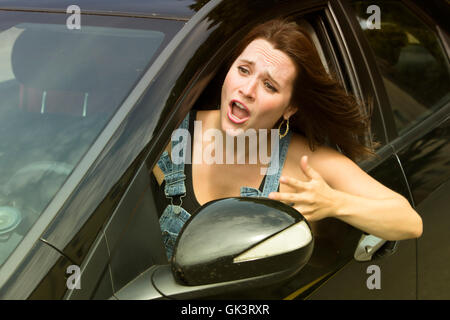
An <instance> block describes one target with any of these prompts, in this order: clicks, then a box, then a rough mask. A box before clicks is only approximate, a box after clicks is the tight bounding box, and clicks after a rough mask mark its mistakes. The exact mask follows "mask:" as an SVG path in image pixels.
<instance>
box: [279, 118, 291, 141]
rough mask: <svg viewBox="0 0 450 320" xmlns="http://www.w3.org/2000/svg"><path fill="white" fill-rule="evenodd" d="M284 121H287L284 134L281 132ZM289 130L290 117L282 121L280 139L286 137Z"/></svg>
mask: <svg viewBox="0 0 450 320" xmlns="http://www.w3.org/2000/svg"><path fill="white" fill-rule="evenodd" d="M284 121H286V130H285V131H284V133H283V134H280V128H281V125H282V124H283V122H284ZM288 131H289V118H288V119H287V120H285V119H283V121H281V122H280V125H279V126H278V135H279V136H280V139H282V138H284V137H285V136H286V135H287V133H288Z"/></svg>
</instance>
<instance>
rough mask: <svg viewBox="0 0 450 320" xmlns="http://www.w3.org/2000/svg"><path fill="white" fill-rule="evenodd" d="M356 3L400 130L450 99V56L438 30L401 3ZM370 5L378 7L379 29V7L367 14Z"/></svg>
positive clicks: (402, 130) (358, 14) (405, 128)
mask: <svg viewBox="0 0 450 320" xmlns="http://www.w3.org/2000/svg"><path fill="white" fill-rule="evenodd" d="M352 5H353V8H354V10H355V13H356V16H357V19H358V21H359V22H360V25H361V27H362V29H363V31H364V34H365V35H366V36H367V39H368V41H369V44H370V46H371V47H372V50H373V52H374V54H375V57H376V61H377V64H378V68H379V70H380V72H381V75H382V77H383V81H384V84H385V87H386V91H387V93H388V96H389V99H390V102H391V107H392V110H393V113H394V119H395V123H396V126H397V129H398V131H399V133H402V132H404V131H405V130H407V129H408V128H409V127H411V126H412V125H414V124H415V123H417V122H418V121H420V120H421V119H423V118H425V117H426V116H427V115H429V114H430V113H432V112H433V110H436V109H438V108H439V107H440V106H442V105H444V104H445V103H446V102H448V101H449V100H450V93H449V92H450V76H449V74H450V72H449V69H450V67H449V63H448V58H447V56H446V54H445V52H444V50H443V47H442V45H441V43H440V40H439V39H438V37H437V35H436V33H435V32H434V31H433V30H431V29H430V28H429V27H428V26H427V25H425V23H423V22H422V21H421V20H419V18H418V17H417V16H415V15H414V14H413V13H412V12H411V11H409V9H407V8H406V7H405V6H404V5H403V4H402V3H400V1H371V2H370V3H368V2H367V1H353V2H352ZM369 5H376V6H378V8H379V22H380V24H379V28H377V26H376V24H375V23H376V22H377V20H376V19H375V16H374V14H375V13H376V11H371V12H369V13H367V8H368V7H369ZM368 20H369V21H368Z"/></svg>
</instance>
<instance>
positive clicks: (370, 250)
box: [354, 234, 386, 261]
mask: <svg viewBox="0 0 450 320" xmlns="http://www.w3.org/2000/svg"><path fill="white" fill-rule="evenodd" d="M385 243H386V240H384V239H381V238H378V237H375V236H374V235H371V234H363V235H362V236H361V239H359V242H358V245H357V246H356V250H355V254H354V258H355V260H356V261H370V260H372V256H373V254H374V253H375V252H377V250H378V249H380V248H381V247H382V246H383V245H384V244H385Z"/></svg>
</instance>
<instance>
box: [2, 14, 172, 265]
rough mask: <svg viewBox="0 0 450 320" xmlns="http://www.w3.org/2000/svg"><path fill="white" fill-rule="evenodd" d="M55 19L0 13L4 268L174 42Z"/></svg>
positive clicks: (154, 32)
mask: <svg viewBox="0 0 450 320" xmlns="http://www.w3.org/2000/svg"><path fill="white" fill-rule="evenodd" d="M55 15H56V14H55ZM51 16H52V15H45V16H43V17H42V14H39V17H41V18H36V14H33V13H17V14H16V13H13V12H3V13H0V265H2V264H3V263H4V262H5V260H6V259H7V258H8V256H9V255H10V254H11V252H12V251H13V250H14V248H15V247H16V246H17V245H18V244H19V243H20V241H21V240H22V238H23V237H24V236H25V235H26V234H27V232H28V230H29V229H30V228H31V226H32V225H33V224H34V223H35V221H36V220H37V219H38V217H39V216H40V214H41V213H42V212H43V210H44V209H45V208H46V207H47V205H48V204H49V203H50V201H51V200H52V198H53V197H54V196H55V194H56V193H57V192H58V190H59V189H60V188H61V186H62V185H63V183H64V182H65V180H66V179H67V178H68V176H69V175H70V174H71V173H72V171H73V169H74V168H75V166H76V165H77V163H78V162H79V161H80V159H81V158H82V157H83V155H84V154H85V152H86V151H87V150H88V148H89V147H90V146H91V145H92V144H93V142H94V141H95V139H96V137H97V136H98V135H99V133H100V132H101V130H102V129H103V128H104V126H105V125H106V124H107V122H108V120H109V119H110V118H111V117H112V116H113V114H114V113H115V111H116V110H117V108H118V107H119V106H120V105H121V102H122V101H123V100H124V99H125V97H126V96H127V94H128V92H129V91H130V90H131V89H132V88H133V86H134V84H135V83H136V82H137V81H138V80H139V78H140V77H141V76H142V74H143V73H144V71H145V70H146V69H147V66H148V65H149V64H150V63H151V62H152V60H153V59H154V58H155V57H156V54H157V52H158V51H159V50H161V48H162V44H163V43H167V41H168V39H167V38H170V36H169V37H166V34H165V33H164V32H162V31H161V30H163V29H162V28H161V29H152V27H151V26H152V25H151V24H150V23H148V24H147V29H146V28H145V27H142V25H143V24H144V23H142V22H139V23H140V25H139V28H132V27H129V26H130V25H131V26H132V25H133V23H132V22H133V21H131V22H130V21H129V22H128V23H127V24H125V25H124V24H123V20H124V19H126V18H118V17H101V19H103V20H102V23H101V24H100V25H98V24H97V25H95V24H94V25H88V24H87V21H89V20H88V19H87V18H86V19H82V20H81V21H82V23H84V24H82V26H81V29H80V30H71V29H68V28H67V26H66V24H65V21H66V20H65V19H66V18H65V16H64V15H62V17H63V19H62V21H63V23H51V22H49V21H51V19H49V17H50V18H51ZM59 16H61V15H59ZM91 19H93V18H92V17H91ZM99 19H100V18H99ZM60 20H61V19H60ZM129 20H130V19H129ZM148 20H151V19H148ZM44 21H45V22H44ZM105 21H109V22H105ZM119 22H120V23H119ZM161 23H162V22H158V24H161ZM134 25H136V23H134ZM122 26H123V27H122ZM149 26H150V27H149Z"/></svg>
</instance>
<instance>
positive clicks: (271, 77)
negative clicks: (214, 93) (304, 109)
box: [220, 39, 297, 134]
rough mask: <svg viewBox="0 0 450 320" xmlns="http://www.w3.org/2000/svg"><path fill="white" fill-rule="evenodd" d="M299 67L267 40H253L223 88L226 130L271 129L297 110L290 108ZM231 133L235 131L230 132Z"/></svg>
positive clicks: (234, 65) (222, 112) (223, 122)
mask: <svg viewBox="0 0 450 320" xmlns="http://www.w3.org/2000/svg"><path fill="white" fill-rule="evenodd" d="M295 77H296V68H295V65H294V63H293V62H292V60H291V59H290V58H289V57H288V55H286V54H285V53H284V52H282V51H280V50H277V49H275V48H274V47H273V45H272V44H271V43H270V42H268V41H267V40H264V39H256V40H254V41H252V42H251V43H250V44H249V45H248V46H247V47H246V48H245V50H244V51H243V52H242V53H241V55H240V56H239V57H238V58H237V59H236V61H234V63H233V65H232V66H231V68H230V70H229V71H228V74H227V76H226V78H225V81H224V84H223V87H222V96H221V107H220V117H221V126H222V130H224V131H227V132H228V134H230V133H231V134H232V130H233V129H243V130H244V131H245V130H246V129H249V128H253V129H256V131H257V132H258V129H271V128H273V126H274V125H275V123H276V122H277V121H278V119H280V117H282V116H283V117H284V118H285V119H287V118H289V117H290V116H291V115H292V114H294V113H295V112H296V111H297V109H296V108H295V107H292V106H290V105H289V103H290V99H291V95H292V88H293V83H294V80H295ZM230 130H231V131H230Z"/></svg>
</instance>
